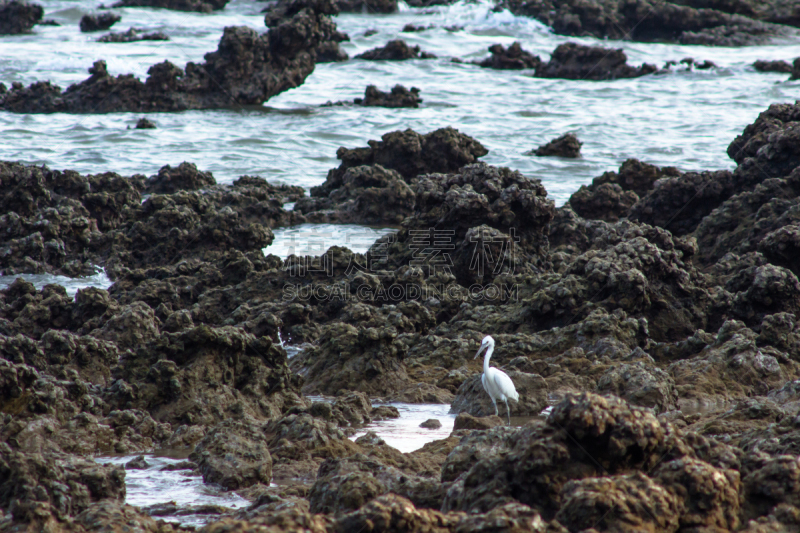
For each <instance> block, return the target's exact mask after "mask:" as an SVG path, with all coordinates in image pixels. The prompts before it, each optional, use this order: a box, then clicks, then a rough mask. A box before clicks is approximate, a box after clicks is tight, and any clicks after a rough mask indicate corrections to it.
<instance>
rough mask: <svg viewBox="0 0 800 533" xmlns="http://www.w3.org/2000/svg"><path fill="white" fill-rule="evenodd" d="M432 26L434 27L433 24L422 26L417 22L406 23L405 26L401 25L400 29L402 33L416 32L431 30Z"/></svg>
mask: <svg viewBox="0 0 800 533" xmlns="http://www.w3.org/2000/svg"><path fill="white" fill-rule="evenodd" d="M433 28H435V26H422V25H419V24H411V23H408V24H406V25H405V26H403V29H402V30H400V31H401V32H403V33H416V32H421V31H427V30H431V29H433Z"/></svg>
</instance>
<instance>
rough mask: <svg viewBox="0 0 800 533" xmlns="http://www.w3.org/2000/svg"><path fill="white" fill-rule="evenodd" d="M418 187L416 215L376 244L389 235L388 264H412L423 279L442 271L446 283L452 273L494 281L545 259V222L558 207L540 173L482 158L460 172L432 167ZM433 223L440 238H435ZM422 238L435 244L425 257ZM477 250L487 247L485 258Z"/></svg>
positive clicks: (465, 280)
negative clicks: (442, 171)
mask: <svg viewBox="0 0 800 533" xmlns="http://www.w3.org/2000/svg"><path fill="white" fill-rule="evenodd" d="M415 192H416V197H417V202H416V207H415V209H414V214H413V215H412V216H411V217H409V218H408V219H407V220H406V221H405V222H404V229H402V230H401V231H400V232H398V234H397V237H396V238H394V239H393V240H394V242H386V241H388V239H385V238H384V239H379V240H378V244H376V246H377V245H382V244H383V243H384V242H386V245H387V246H388V258H387V259H388V261H387V263H388V264H387V266H388V267H389V268H395V269H396V268H408V267H411V268H412V269H415V270H413V271H408V274H409V275H411V274H412V272H415V274H414V276H415V277H419V278H422V279H424V278H427V277H428V276H432V277H433V278H434V279H436V277H437V276H443V277H442V278H440V279H441V281H442V282H444V283H443V284H446V283H447V281H446V280H447V279H448V277H449V276H453V277H454V278H455V279H456V280H457V281H458V282H459V283H461V284H462V285H464V286H471V285H473V284H475V283H478V284H488V283H489V282H490V281H491V280H493V279H494V278H495V277H496V276H498V275H500V274H501V273H503V272H505V273H508V272H521V271H523V270H526V269H530V270H533V269H535V268H541V267H543V266H544V264H545V262H546V256H547V252H546V250H547V247H548V244H547V240H546V237H545V227H546V225H547V224H548V223H549V221H550V220H551V219H552V217H553V214H554V207H553V203H552V201H551V200H549V199H547V197H546V194H547V193H546V192H545V190H544V188H543V187H542V186H541V183H539V181H538V180H534V179H530V178H527V177H525V176H523V175H522V174H520V173H519V172H514V171H511V170H509V169H507V168H497V167H491V166H489V165H485V164H483V163H478V164H474V165H468V166H465V167H463V168H462V169H461V170H460V171H459V172H458V173H457V174H450V175H444V174H428V175H426V176H424V177H422V178H420V179H419V180H418V181H417V184H416V186H415ZM432 228H435V229H436V231H439V232H440V234H441V237H439V238H438V239H435V237H436V234H435V232H434V231H433V230H432ZM421 244H424V246H425V247H430V248H426V253H425V255H424V256H423V255H422V254H420V253H419V252H420V245H421ZM476 250H487V252H486V253H487V255H486V256H484V259H485V261H484V263H483V264H482V265H476V264H475V254H476V253H479V252H476ZM488 250H491V251H490V252H489V251H488ZM447 257H450V260H449V261H448V260H447ZM487 257H490V258H491V261H489V260H488V259H486V258H487ZM406 265H408V267H406ZM476 267H477V268H476ZM416 269H420V270H416ZM449 279H451V280H452V279H453V278H449ZM419 281H420V280H419V279H417V280H415V282H416V283H419Z"/></svg>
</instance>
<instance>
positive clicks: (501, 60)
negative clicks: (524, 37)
mask: <svg viewBox="0 0 800 533" xmlns="http://www.w3.org/2000/svg"><path fill="white" fill-rule="evenodd" d="M489 52H491V54H492V55H491V56H489V57H487V58H486V59H484V60H483V61H481V62H480V63H478V64H479V65H480V66H482V67H484V68H493V69H498V70H521V69H526V68H531V69H535V68H538V67H539V65H540V64H541V63H542V60H541V59H539V56H535V55H533V54H531V53H530V52H527V51H525V50H523V49H522V45H521V44H519V42H518V41H514V43H513V44H512V45H511V46H509V47H508V49H507V50H506V48H505V47H504V46H503V45H502V44H494V45H492V46H490V47H489Z"/></svg>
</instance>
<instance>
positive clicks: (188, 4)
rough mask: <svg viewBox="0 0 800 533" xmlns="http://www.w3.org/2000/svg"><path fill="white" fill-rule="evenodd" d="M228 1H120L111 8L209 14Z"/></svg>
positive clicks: (222, 6)
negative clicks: (139, 8)
mask: <svg viewBox="0 0 800 533" xmlns="http://www.w3.org/2000/svg"><path fill="white" fill-rule="evenodd" d="M229 1H230V0H121V1H120V2H117V3H115V4H113V5H112V6H111V7H160V8H163V9H172V10H175V11H199V12H201V13H211V12H212V11H217V10H220V9H224V8H225V5H226V4H227V3H228V2H229Z"/></svg>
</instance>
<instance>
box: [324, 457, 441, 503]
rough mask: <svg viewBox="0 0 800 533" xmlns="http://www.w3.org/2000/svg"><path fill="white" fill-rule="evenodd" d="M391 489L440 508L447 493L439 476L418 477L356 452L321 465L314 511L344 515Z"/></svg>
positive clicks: (415, 500) (395, 492) (411, 498)
mask: <svg viewBox="0 0 800 533" xmlns="http://www.w3.org/2000/svg"><path fill="white" fill-rule="evenodd" d="M390 492H391V493H394V494H398V495H400V496H404V497H406V498H409V499H410V500H411V501H412V502H414V503H415V504H416V505H418V506H420V507H425V508H438V507H439V505H440V504H441V498H442V496H443V494H444V490H443V487H442V484H441V483H440V482H439V480H438V479H432V478H425V477H421V476H415V475H412V474H410V473H406V472H403V471H401V470H399V469H398V468H395V467H393V466H388V465H385V464H382V463H381V462H379V461H377V460H375V459H371V458H368V457H366V456H364V455H362V454H356V455H354V456H351V457H349V458H347V459H329V460H327V461H325V462H324V463H323V464H322V465H321V466H320V469H319V476H318V477H317V481H316V482H315V483H314V486H313V487H312V488H311V492H310V493H309V503H310V510H311V511H312V512H315V513H325V514H335V515H342V514H344V513H347V512H349V511H352V510H355V509H359V508H360V507H362V506H363V505H364V504H366V503H367V502H369V501H370V500H372V499H373V498H376V497H378V496H381V495H383V494H387V493H390Z"/></svg>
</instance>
